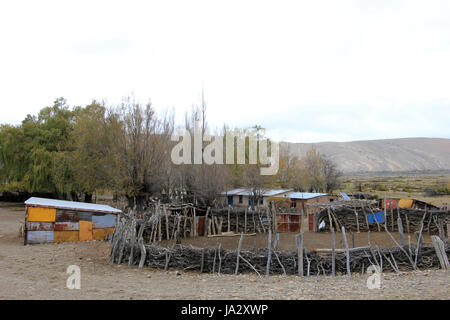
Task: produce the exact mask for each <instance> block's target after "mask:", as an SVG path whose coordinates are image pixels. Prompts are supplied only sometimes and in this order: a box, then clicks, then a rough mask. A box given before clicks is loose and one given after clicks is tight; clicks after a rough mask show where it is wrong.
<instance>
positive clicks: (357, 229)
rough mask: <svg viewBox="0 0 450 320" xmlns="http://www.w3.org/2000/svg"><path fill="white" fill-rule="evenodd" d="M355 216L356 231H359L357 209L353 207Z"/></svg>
mask: <svg viewBox="0 0 450 320" xmlns="http://www.w3.org/2000/svg"><path fill="white" fill-rule="evenodd" d="M355 217H356V232H357V233H359V219H358V211H357V210H356V207H355Z"/></svg>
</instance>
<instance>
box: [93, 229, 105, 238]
mask: <svg viewBox="0 0 450 320" xmlns="http://www.w3.org/2000/svg"><path fill="white" fill-rule="evenodd" d="M105 238H106V229H94V240H105Z"/></svg>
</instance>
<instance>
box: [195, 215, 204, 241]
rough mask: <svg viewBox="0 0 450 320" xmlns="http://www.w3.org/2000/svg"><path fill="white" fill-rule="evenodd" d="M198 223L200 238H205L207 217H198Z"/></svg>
mask: <svg viewBox="0 0 450 320" xmlns="http://www.w3.org/2000/svg"><path fill="white" fill-rule="evenodd" d="M196 218H197V219H196V220H197V221H196V223H197V235H198V236H203V235H205V217H204V216H203V217H196Z"/></svg>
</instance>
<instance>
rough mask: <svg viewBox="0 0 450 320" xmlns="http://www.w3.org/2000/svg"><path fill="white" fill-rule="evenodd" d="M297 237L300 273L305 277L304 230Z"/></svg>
mask: <svg viewBox="0 0 450 320" xmlns="http://www.w3.org/2000/svg"><path fill="white" fill-rule="evenodd" d="M295 238H296V239H295V240H296V243H297V264H298V275H299V276H300V277H303V275H304V274H303V232H300V233H299V234H298V235H297V236H296V237H295Z"/></svg>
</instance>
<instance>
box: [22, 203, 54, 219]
mask: <svg viewBox="0 0 450 320" xmlns="http://www.w3.org/2000/svg"><path fill="white" fill-rule="evenodd" d="M55 219H56V209H52V208H42V207H28V221H39V222H54V221H55Z"/></svg>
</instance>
